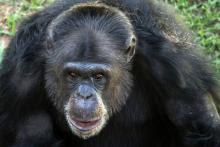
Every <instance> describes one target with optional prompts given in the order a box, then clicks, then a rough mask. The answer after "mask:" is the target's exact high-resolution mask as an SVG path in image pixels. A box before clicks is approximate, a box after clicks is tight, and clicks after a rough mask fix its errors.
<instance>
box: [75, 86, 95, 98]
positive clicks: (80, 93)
mask: <svg viewBox="0 0 220 147" xmlns="http://www.w3.org/2000/svg"><path fill="white" fill-rule="evenodd" d="M76 96H77V97H80V98H82V99H89V98H91V97H93V96H94V90H93V88H91V86H89V85H80V86H79V87H78V89H77V92H76Z"/></svg>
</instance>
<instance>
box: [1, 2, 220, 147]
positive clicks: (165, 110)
mask: <svg viewBox="0 0 220 147" xmlns="http://www.w3.org/2000/svg"><path fill="white" fill-rule="evenodd" d="M190 36H192V35H191V33H190V31H189V30H188V29H187V27H185V26H184V24H183V23H182V22H181V20H180V19H176V16H175V11H173V8H172V7H170V6H168V5H167V4H164V3H163V2H162V1H153V0H99V1H96V0H66V1H56V2H55V3H54V4H52V5H51V6H49V7H47V8H45V9H44V10H42V11H40V12H37V13H35V14H33V15H32V16H30V17H29V18H27V19H26V20H24V21H23V22H22V23H21V24H20V27H19V28H18V32H17V33H16V36H15V37H13V39H12V40H11V42H10V45H9V46H8V48H7V49H6V51H5V54H4V57H3V61H2V65H1V69H0V146H1V147H220V118H219V113H218V108H217V104H219V100H220V99H219V98H220V96H219V87H218V83H217V80H216V78H215V75H214V73H213V72H212V70H211V69H210V66H209V65H208V64H207V61H206V60H205V59H204V57H201V55H200V54H198V52H197V51H196V49H197V48H198V47H197V46H196V44H195V43H194V42H193V38H192V37H190Z"/></svg>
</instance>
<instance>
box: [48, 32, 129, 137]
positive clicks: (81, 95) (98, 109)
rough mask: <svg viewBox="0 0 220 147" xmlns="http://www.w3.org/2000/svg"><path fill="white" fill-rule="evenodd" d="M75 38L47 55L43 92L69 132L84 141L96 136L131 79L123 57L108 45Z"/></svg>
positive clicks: (120, 102) (122, 99)
mask: <svg viewBox="0 0 220 147" xmlns="http://www.w3.org/2000/svg"><path fill="white" fill-rule="evenodd" d="M75 38H76V37H72V36H71V37H70V36H67V39H63V40H62V41H60V42H59V41H57V42H56V43H55V44H54V48H52V49H51V50H50V51H49V52H48V53H47V55H46V58H47V63H46V65H47V67H46V69H47V71H46V74H45V80H46V89H47V93H48V95H49V97H51V98H52V102H53V103H54V105H55V107H56V108H57V110H58V111H60V112H61V113H63V114H64V116H65V118H64V119H66V121H67V124H68V126H69V128H70V129H71V131H72V132H73V133H74V134H75V135H77V136H79V137H80V138H83V139H87V138H90V137H92V136H94V135H97V134H98V133H99V132H100V131H101V130H102V128H103V127H104V126H105V124H106V122H107V120H108V119H109V118H110V117H111V115H112V114H113V113H114V112H117V111H119V110H120V109H121V107H122V106H123V105H124V104H125V102H126V99H127V97H128V94H129V91H130V87H131V85H132V82H131V79H132V78H131V74H130V73H129V69H130V64H129V63H128V62H127V59H126V54H125V53H124V52H119V51H118V50H116V48H114V46H113V45H111V46H110V45H109V44H110V42H108V41H107V40H103V38H97V40H96V41H93V42H90V41H89V40H87V41H85V42H84V41H79V40H75ZM81 38H83V37H82V36H81ZM89 38H94V37H91V36H89ZM68 39H71V41H70V40H68ZM87 39H88V38H87ZM84 40H86V39H84ZM98 40H99V41H98ZM99 42H100V43H99ZM105 42H106V43H105ZM104 43H105V44H104ZM85 44H86V45H85ZM88 46H89V47H88ZM86 47H88V48H87V49H86ZM117 48H119V47H117ZM80 50H83V52H81V54H79V51H80ZM109 50H111V51H109ZM94 52H95V53H98V54H94ZM108 52H111V53H109V54H108ZM91 54H92V56H91Z"/></svg>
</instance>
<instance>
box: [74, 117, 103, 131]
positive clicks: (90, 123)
mask: <svg viewBox="0 0 220 147" xmlns="http://www.w3.org/2000/svg"><path fill="white" fill-rule="evenodd" d="M100 122H101V118H97V119H93V120H79V119H72V120H71V123H72V125H74V126H75V127H76V128H77V129H79V130H81V131H88V130H91V129H94V128H95V127H97V126H98V125H99V123H100Z"/></svg>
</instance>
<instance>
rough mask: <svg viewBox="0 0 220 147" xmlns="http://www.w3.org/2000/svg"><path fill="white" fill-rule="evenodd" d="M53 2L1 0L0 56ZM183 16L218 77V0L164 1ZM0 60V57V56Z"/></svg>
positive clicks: (219, 0)
mask: <svg viewBox="0 0 220 147" xmlns="http://www.w3.org/2000/svg"><path fill="white" fill-rule="evenodd" d="M52 1H53V0H0V54H2V51H3V50H4V48H5V47H6V46H7V44H8V42H9V40H10V38H11V37H12V36H13V35H14V34H15V32H16V26H17V25H18V24H19V22H20V21H21V19H22V18H24V17H26V16H28V15H30V14H31V13H34V12H35V11H37V10H39V9H42V8H43V7H45V5H48V4H50V3H51V2H52ZM164 1H166V2H168V3H170V4H172V5H174V6H175V8H176V9H177V10H178V11H179V13H180V14H181V15H183V16H184V17H185V20H186V23H187V25H189V27H191V28H192V29H193V31H194V32H195V33H196V40H195V41H196V42H198V43H199V44H200V46H201V49H202V51H203V52H204V54H205V55H206V56H208V58H209V59H210V62H211V63H212V65H213V66H214V68H215V69H216V71H217V72H218V73H219V74H220V0H164ZM0 57H1V56H0ZM0 60H1V59H0Z"/></svg>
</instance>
